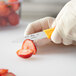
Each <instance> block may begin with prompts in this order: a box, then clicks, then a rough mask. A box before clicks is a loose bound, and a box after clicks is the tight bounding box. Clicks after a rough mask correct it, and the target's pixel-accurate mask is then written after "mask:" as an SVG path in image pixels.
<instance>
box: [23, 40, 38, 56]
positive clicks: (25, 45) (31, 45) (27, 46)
mask: <svg viewBox="0 0 76 76" xmlns="http://www.w3.org/2000/svg"><path fill="white" fill-rule="evenodd" d="M22 49H30V50H33V54H34V55H35V54H36V52H37V49H36V46H35V44H34V42H33V41H32V40H30V39H26V40H25V41H24V42H23V44H22Z"/></svg>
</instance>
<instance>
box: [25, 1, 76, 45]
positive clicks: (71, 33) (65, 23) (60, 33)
mask: <svg viewBox="0 0 76 76" xmlns="http://www.w3.org/2000/svg"><path fill="white" fill-rule="evenodd" d="M75 20H76V1H75V0H72V1H70V2H68V3H67V4H66V5H65V6H64V7H63V9H62V10H61V11H60V13H59V14H58V16H57V18H56V19H55V21H54V18H52V17H47V18H43V19H40V20H37V21H35V22H33V23H31V24H29V25H28V26H27V28H26V30H25V33H24V35H27V34H32V33H35V32H39V31H42V30H44V29H47V28H51V27H54V26H56V28H55V30H54V32H53V34H52V37H51V39H52V41H53V42H54V43H57V44H60V43H63V44H64V45H70V44H72V42H73V41H76V27H75V26H76V21H75ZM53 21H54V23H53ZM52 23H53V24H52ZM44 42H45V43H46V42H47V40H44ZM44 42H43V44H45V43H44ZM48 42H49V41H48Z"/></svg>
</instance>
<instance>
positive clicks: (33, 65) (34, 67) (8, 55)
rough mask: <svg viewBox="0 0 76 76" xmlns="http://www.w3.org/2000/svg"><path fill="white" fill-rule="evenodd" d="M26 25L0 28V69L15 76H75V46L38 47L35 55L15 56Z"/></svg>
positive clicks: (51, 45) (53, 45)
mask: <svg viewBox="0 0 76 76" xmlns="http://www.w3.org/2000/svg"><path fill="white" fill-rule="evenodd" d="M26 25H27V23H23V22H22V23H21V24H20V25H19V26H16V27H6V28H0V68H7V69H9V71H11V72H13V73H15V74H16V76H76V46H63V45H55V44H48V45H47V46H43V47H39V48H38V52H37V54H36V55H33V56H32V57H31V58H29V59H22V58H19V57H18V56H17V55H16V51H17V50H18V49H20V48H21V45H22V42H17V41H18V40H19V38H20V37H23V33H24V30H25V28H26Z"/></svg>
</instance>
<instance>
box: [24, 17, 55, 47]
mask: <svg viewBox="0 0 76 76" xmlns="http://www.w3.org/2000/svg"><path fill="white" fill-rule="evenodd" d="M53 21H54V18H53V17H45V18H42V19H39V20H37V21H34V22H32V23H30V24H29V25H28V26H27V28H26V30H25V32H24V36H26V35H29V34H32V33H36V32H40V31H42V30H45V29H48V28H51V25H52V23H53ZM49 42H50V39H47V38H45V39H42V40H37V41H35V43H36V44H37V46H43V45H46V44H48V43H49Z"/></svg>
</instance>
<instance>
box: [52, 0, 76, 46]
mask: <svg viewBox="0 0 76 76" xmlns="http://www.w3.org/2000/svg"><path fill="white" fill-rule="evenodd" d="M54 26H56V28H55V30H54V32H53V34H52V37H51V40H52V41H53V42H54V43H63V44H64V45H70V44H73V42H75V41H76V0H71V1H69V2H68V3H67V4H66V5H65V6H64V7H63V9H62V10H61V11H60V13H59V14H58V16H57V17H56V19H55V21H54V23H53V25H52V27H54Z"/></svg>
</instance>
